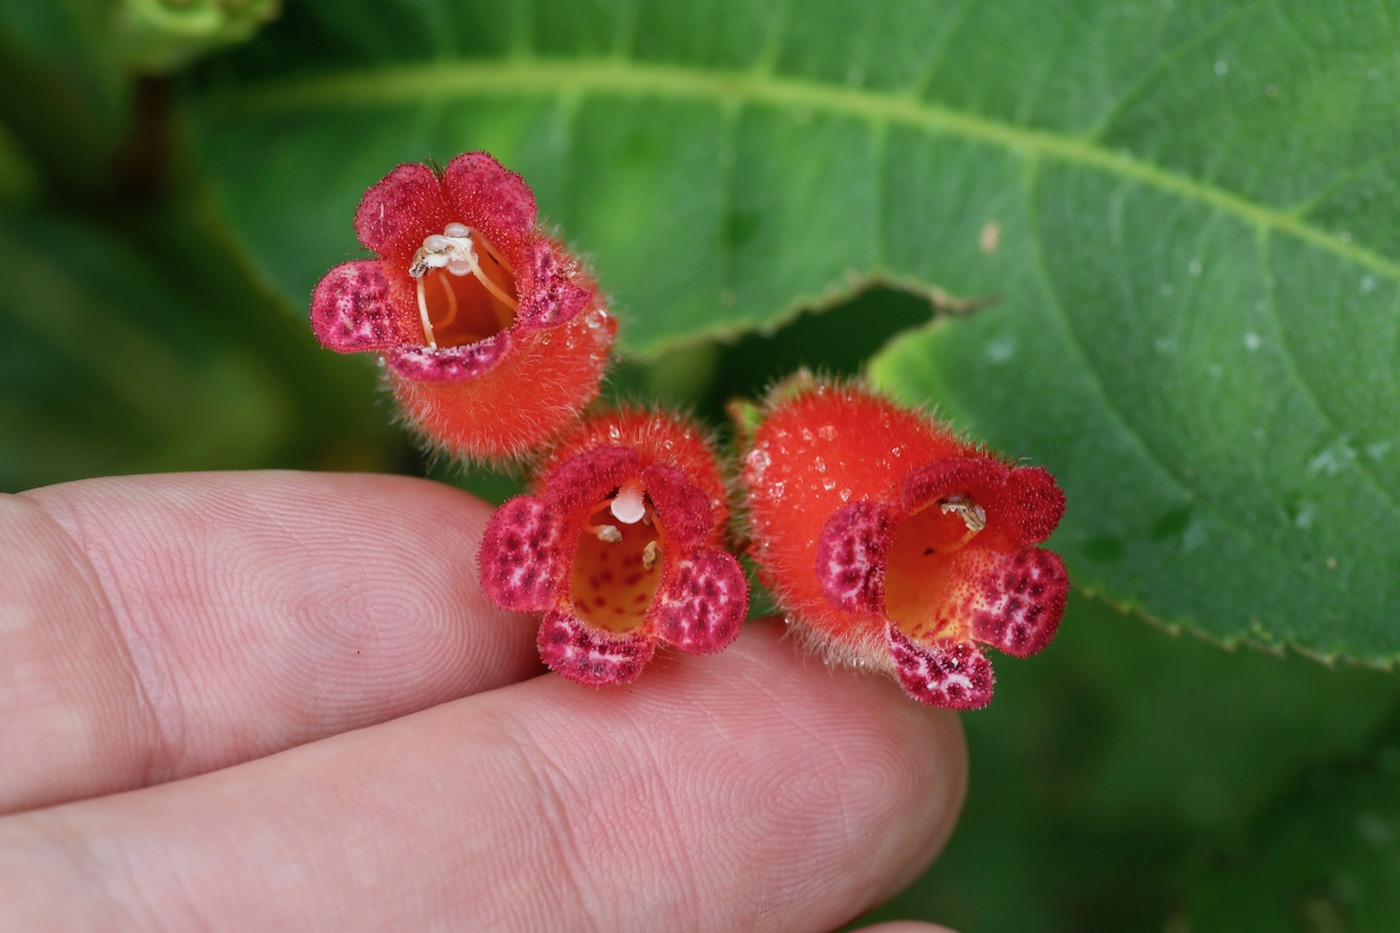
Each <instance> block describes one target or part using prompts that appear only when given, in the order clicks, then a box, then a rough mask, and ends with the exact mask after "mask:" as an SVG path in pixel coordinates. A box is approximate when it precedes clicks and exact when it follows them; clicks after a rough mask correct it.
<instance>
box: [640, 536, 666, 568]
mask: <svg viewBox="0 0 1400 933" xmlns="http://www.w3.org/2000/svg"><path fill="white" fill-rule="evenodd" d="M660 558H661V545H660V544H659V543H657V542H656V541H648V542H647V546H646V547H644V548H642V569H643V570H650V569H651V568H653V567H655V566H656V562H657V560H659V559H660Z"/></svg>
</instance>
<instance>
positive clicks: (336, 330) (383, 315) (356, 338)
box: [311, 260, 418, 353]
mask: <svg viewBox="0 0 1400 933" xmlns="http://www.w3.org/2000/svg"><path fill="white" fill-rule="evenodd" d="M397 288H398V286H397V285H396V284H395V283H394V281H393V279H392V278H391V277H390V275H389V272H388V268H387V266H386V265H385V264H384V263H383V262H380V261H378V260H361V261H358V262H347V263H344V264H342V265H339V266H336V267H335V268H334V269H332V270H331V271H330V272H327V273H326V275H325V277H324V278H322V279H321V281H320V282H318V283H317V285H316V290H315V291H314V292H312V293H311V329H312V330H313V331H315V333H316V339H317V340H319V341H321V344H322V345H323V346H325V347H328V348H329V349H332V350H335V351H337V352H340V353H356V352H359V351H361V350H383V349H386V348H388V347H392V346H395V345H397V344H399V343H401V342H403V341H404V340H408V339H413V338H414V337H415V336H418V335H413V334H405V333H403V332H402V331H401V329H400V327H399V325H398V324H397V322H396V319H395V315H394V312H393V307H394V304H395V302H394V292H395V290H396V289H397Z"/></svg>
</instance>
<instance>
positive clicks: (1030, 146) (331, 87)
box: [213, 56, 1400, 282]
mask: <svg viewBox="0 0 1400 933" xmlns="http://www.w3.org/2000/svg"><path fill="white" fill-rule="evenodd" d="M532 94H543V95H549V96H554V97H577V96H579V95H615V96H623V97H635V98H647V97H650V98H662V99H674V100H699V101H708V102H711V103H714V104H716V105H717V106H718V105H723V104H733V103H735V102H738V103H743V104H747V105H753V106H767V107H774V108H778V109H792V110H798V111H801V110H805V111H807V112H812V113H816V112H820V113H825V114H831V115H840V116H848V117H854V118H858V119H862V120H865V121H867V122H870V123H871V124H874V125H880V124H886V125H893V124H897V125H902V126H909V127H915V128H922V129H925V130H928V131H930V132H932V133H937V134H942V135H946V136H951V137H955V138H961V139H965V140H970V141H975V142H979V143H984V144H987V145H992V146H998V147H1000V148H1003V149H1006V150H1010V151H1013V152H1016V153H1019V154H1021V155H1025V156H1032V157H1035V158H1038V159H1050V160H1055V161H1059V162H1063V163H1066V164H1069V165H1078V166H1082V167H1086V168H1092V169H1096V170H1099V171H1102V172H1104V173H1106V174H1110V175H1114V176H1117V177H1119V178H1122V179H1125V180H1128V181H1132V182H1136V183H1138V184H1141V185H1145V186H1147V187H1151V188H1156V189H1159V190H1161V191H1165V192H1168V193H1170V194H1173V195H1175V196H1177V197H1180V198H1183V199H1185V200H1189V201H1195V202H1198V203H1200V204H1204V205H1206V206H1207V207H1210V208H1212V209H1214V210H1217V211H1220V212H1222V213H1225V214H1229V215H1231V216H1234V217H1236V218H1239V219H1240V220H1242V221H1244V222H1246V223H1248V224H1250V225H1252V226H1254V227H1256V228H1258V229H1260V230H1263V231H1268V232H1274V233H1281V234H1285V235H1289V236H1293V237H1296V238H1298V239H1299V240H1302V241H1305V242H1307V243H1310V244H1313V245H1315V246H1317V247H1319V248H1320V249H1323V250H1325V251H1327V252H1330V253H1333V254H1334V255H1337V256H1339V257H1341V258H1343V259H1345V260H1347V261H1349V262H1353V263H1355V264H1357V265H1358V266H1361V267H1364V268H1366V269H1368V270H1370V271H1372V272H1375V273H1377V274H1379V275H1382V276H1385V277H1386V278H1389V279H1392V280H1395V281H1398V282H1400V263H1397V262H1394V261H1392V260H1390V259H1387V258H1386V257H1384V256H1382V255H1380V254H1378V253H1376V252H1373V251H1371V250H1369V249H1366V248H1365V247H1362V246H1360V245H1358V244H1356V243H1354V242H1351V241H1349V240H1346V239H1343V238H1341V237H1339V236H1336V235H1334V234H1332V233H1330V232H1328V231H1326V230H1323V229H1321V228H1319V227H1315V226H1313V225H1311V224H1309V223H1307V222H1306V221H1305V220H1304V219H1303V218H1302V217H1301V216H1300V215H1299V214H1298V213H1296V212H1293V211H1287V210H1281V209H1279V208H1275V207H1270V206H1268V205H1265V204H1260V203H1258V202H1257V201H1252V200H1250V199H1249V198H1247V197H1245V196H1243V195H1240V194H1238V193H1236V192H1234V191H1230V190H1229V189H1226V188H1221V187H1218V186H1216V185H1211V184H1207V183H1205V182H1201V181H1197V180H1195V179H1193V178H1190V177H1188V176H1186V175H1182V174H1180V173H1179V172H1173V171H1170V170H1168V169H1165V168H1162V167H1160V166H1158V165H1155V164H1153V163H1151V162H1147V161H1144V160H1141V159H1138V158H1135V157H1133V156H1132V155H1130V154H1127V153H1124V152H1120V151H1113V150H1110V149H1106V148H1104V147H1103V146H1102V145H1100V144H1099V143H1098V142H1097V141H1096V139H1094V138H1091V137H1089V136H1073V135H1067V134H1060V133H1055V132H1051V131H1048V130H1043V129H1034V128H1031V127H1027V126H1021V125H1017V124H1012V123H1007V122H1004V121H1001V120H996V119H992V118H990V117H985V116H980V115H977V114H972V113H967V112H964V111H960V110H955V109H952V108H948V107H943V106H940V105H938V104H933V103H929V102H928V101H924V100H919V99H917V98H916V97H913V96H910V95H904V94H896V93H885V92H880V91H873V90H870V89H865V88H851V87H842V86H840V85H835V84H828V83H821V82H817V81H811V80H803V79H798V78H791V77H785V76H781V75H777V74H773V73H770V72H765V71H722V70H708V71H707V70H702V69H700V68H695V67H687V66H682V65H674V64H652V63H641V62H636V61H632V60H629V59H620V58H596V59H589V58H570V59H551V58H534V57H529V56H517V57H512V58H507V59H489V60H488V59H482V60H473V61H463V60H455V61H443V62H432V63H425V64H421V65H395V66H388V67H375V68H374V70H369V71H367V70H348V71H340V72H331V73H326V74H322V75H317V76H314V77H308V78H297V79H290V80H277V81H270V82H267V83H265V84H262V85H256V84H255V85H246V86H243V87H240V88H238V89H236V90H231V91H225V92H222V93H219V94H217V95H216V96H215V98H214V101H213V103H215V105H216V106H217V107H219V108H220V109H228V110H232V111H237V112H244V113H247V112H255V113H256V112H276V111H292V110H299V109H306V108H310V107H317V106H325V107H351V108H353V107H365V106H383V105H412V104H414V103H417V102H421V101H424V100H443V99H471V98H487V97H510V96H517V95H532Z"/></svg>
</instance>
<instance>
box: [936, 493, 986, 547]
mask: <svg viewBox="0 0 1400 933" xmlns="http://www.w3.org/2000/svg"><path fill="white" fill-rule="evenodd" d="M938 509H939V511H940V512H942V513H943V514H944V515H947V514H948V513H950V512H956V513H958V518H961V519H962V521H963V525H965V526H966V527H967V531H965V532H963V536H962V537H961V538H959V539H958V540H957V541H954V542H953V543H952V544H951V545H949V546H948V547H946V548H942V549H941V550H943V551H944V553H949V554H951V553H952V552H953V551H956V550H958V549H960V548H961V547H962V546H963V545H965V544H967V542H969V541H971V540H972V539H973V538H975V537H977V532H979V531H981V530H982V529H983V528H986V527H987V513H986V511H985V510H984V509H983V508H982V506H980V505H978V504H977V503H975V502H973V501H972V500H971V499H969V498H968V497H967V496H964V495H956V496H949V497H948V498H947V499H944V500H943V501H942V502H940V503H938Z"/></svg>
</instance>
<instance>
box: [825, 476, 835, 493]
mask: <svg viewBox="0 0 1400 933" xmlns="http://www.w3.org/2000/svg"><path fill="white" fill-rule="evenodd" d="M835 488H836V480H834V479H824V480H822V489H824V490H826V491H827V492H831V490H833V489H835Z"/></svg>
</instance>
